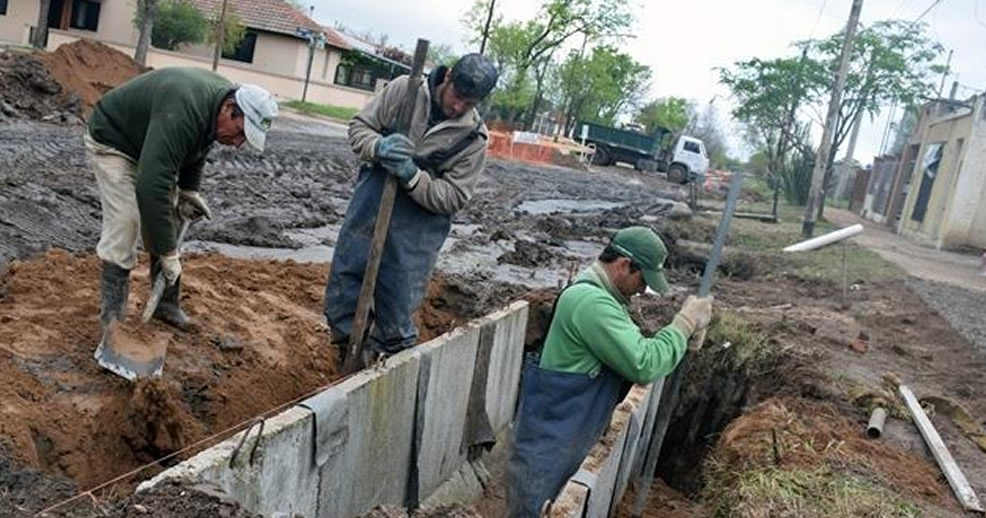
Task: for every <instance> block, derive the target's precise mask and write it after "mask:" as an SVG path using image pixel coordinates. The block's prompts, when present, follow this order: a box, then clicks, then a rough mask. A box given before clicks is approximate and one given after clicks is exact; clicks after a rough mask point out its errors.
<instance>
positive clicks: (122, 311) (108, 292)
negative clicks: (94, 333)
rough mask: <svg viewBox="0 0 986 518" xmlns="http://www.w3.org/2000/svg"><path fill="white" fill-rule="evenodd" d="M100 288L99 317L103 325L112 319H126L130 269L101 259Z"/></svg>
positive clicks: (106, 324) (105, 325)
mask: <svg viewBox="0 0 986 518" xmlns="http://www.w3.org/2000/svg"><path fill="white" fill-rule="evenodd" d="M101 289H102V305H101V307H100V313H99V317H100V318H99V319H100V321H101V322H102V324H103V327H104V328H105V327H107V326H108V325H109V323H110V322H111V321H113V320H117V321H123V320H126V319H127V298H128V296H129V295H130V270H127V269H125V268H120V267H119V266H117V265H115V264H113V263H111V262H107V261H103V278H102V283H101Z"/></svg>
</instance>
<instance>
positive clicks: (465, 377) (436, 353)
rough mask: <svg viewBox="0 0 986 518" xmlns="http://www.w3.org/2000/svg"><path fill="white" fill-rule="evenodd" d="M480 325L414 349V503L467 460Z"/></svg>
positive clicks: (434, 488) (425, 496)
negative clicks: (416, 366)
mask: <svg viewBox="0 0 986 518" xmlns="http://www.w3.org/2000/svg"><path fill="white" fill-rule="evenodd" d="M479 332H480V331H479V328H477V327H465V328H459V329H457V330H455V331H452V332H451V333H450V334H447V335H442V336H440V337H438V338H436V339H434V340H432V341H430V342H428V343H426V344H423V345H420V346H418V347H416V348H415V349H414V351H415V352H417V353H418V354H419V355H420V358H421V359H420V367H419V370H418V401H417V416H416V427H415V459H414V465H413V471H412V475H411V476H412V490H416V493H415V494H413V495H411V496H412V497H414V498H415V501H414V502H413V503H417V502H420V501H422V500H424V499H425V498H427V497H428V495H431V494H432V493H433V492H434V491H435V490H436V489H438V487H439V486H440V485H442V483H443V482H444V481H445V480H447V479H449V478H450V477H451V476H452V475H453V474H455V472H456V471H457V470H458V469H459V467H461V466H462V464H463V463H465V462H466V452H465V451H464V450H463V448H462V435H463V431H464V429H465V426H466V411H467V409H468V403H469V393H470V388H471V387H472V377H473V365H474V364H475V361H476V347H477V345H478V343H479Z"/></svg>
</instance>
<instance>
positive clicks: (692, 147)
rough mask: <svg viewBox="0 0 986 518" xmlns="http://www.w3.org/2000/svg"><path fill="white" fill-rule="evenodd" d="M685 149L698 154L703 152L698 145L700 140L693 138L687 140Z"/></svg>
mask: <svg viewBox="0 0 986 518" xmlns="http://www.w3.org/2000/svg"><path fill="white" fill-rule="evenodd" d="M685 151H688V152H689V153H695V154H698V155H701V154H702V150H701V149H700V148H699V147H698V142H693V141H691V140H688V141H685Z"/></svg>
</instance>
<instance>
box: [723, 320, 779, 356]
mask: <svg viewBox="0 0 986 518" xmlns="http://www.w3.org/2000/svg"><path fill="white" fill-rule="evenodd" d="M708 333H709V334H708V340H707V343H714V344H724V343H726V342H729V343H731V344H732V345H731V346H730V347H732V348H733V350H734V351H735V356H734V357H733V364H734V365H741V364H743V363H744V362H745V361H747V360H749V359H754V360H757V361H762V360H763V359H764V357H765V356H769V355H772V354H774V353H776V352H777V350H776V349H773V348H770V347H767V336H766V335H765V334H764V333H763V332H762V331H760V330H758V329H756V328H754V327H753V325H751V324H750V322H748V321H747V320H745V319H743V317H741V316H740V315H739V314H737V313H734V312H732V311H720V312H718V313H716V315H715V318H714V319H713V321H712V323H711V324H710V325H709V331H708Z"/></svg>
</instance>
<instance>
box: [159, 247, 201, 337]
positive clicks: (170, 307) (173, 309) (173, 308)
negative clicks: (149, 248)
mask: <svg viewBox="0 0 986 518" xmlns="http://www.w3.org/2000/svg"><path fill="white" fill-rule="evenodd" d="M160 271H161V259H160V258H159V257H158V256H156V255H152V256H151V285H152V286H153V284H154V279H155V278H157V275H158V273H160ZM154 318H156V319H158V320H160V321H162V322H164V323H165V324H168V325H170V326H174V327H177V328H178V329H181V330H182V331H187V330H188V329H189V328H191V327H192V319H191V318H188V315H186V314H185V312H184V311H182V309H181V276H179V277H178V279H177V280H176V281H175V283H174V284H172V285H170V286H165V288H164V293H163V294H162V295H161V301H160V302H158V305H157V309H156V310H154Z"/></svg>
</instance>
